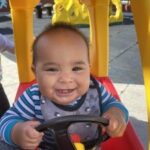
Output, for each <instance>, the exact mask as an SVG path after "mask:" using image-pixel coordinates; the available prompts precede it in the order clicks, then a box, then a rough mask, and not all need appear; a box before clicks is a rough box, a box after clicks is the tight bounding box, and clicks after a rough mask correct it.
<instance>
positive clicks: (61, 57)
mask: <svg viewBox="0 0 150 150" xmlns="http://www.w3.org/2000/svg"><path fill="white" fill-rule="evenodd" d="M33 71H34V73H35V77H36V80H37V82H38V84H39V88H40V91H41V94H42V95H43V96H44V97H46V98H48V99H50V100H52V101H53V102H55V103H58V104H61V105H67V104H69V103H71V102H73V101H74V100H76V99H77V98H78V97H80V96H82V95H84V94H85V93H86V92H87V90H88V88H89V83H90V67H89V47H88V41H87V39H86V38H85V36H84V35H83V34H82V33H81V32H80V31H78V30H77V29H76V28H74V27H72V26H71V25H68V24H63V23H57V24H54V25H48V26H47V27H46V28H45V30H44V31H43V32H42V33H41V34H40V35H39V36H38V37H37V38H36V39H35V41H34V43H33Z"/></svg>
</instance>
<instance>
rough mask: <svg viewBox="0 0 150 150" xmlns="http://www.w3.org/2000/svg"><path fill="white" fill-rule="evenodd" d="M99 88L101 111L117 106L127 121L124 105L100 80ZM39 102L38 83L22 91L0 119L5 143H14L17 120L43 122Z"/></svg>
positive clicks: (0, 134) (1, 134)
mask: <svg viewBox="0 0 150 150" xmlns="http://www.w3.org/2000/svg"><path fill="white" fill-rule="evenodd" d="M99 89H100V91H101V100H102V102H101V104H102V106H101V108H102V112H106V111H107V110H108V109H109V108H110V107H113V106H114V107H117V108H119V109H120V110H121V111H122V112H123V113H124V115H125V119H126V121H127V120H128V111H127V109H126V108H125V107H124V105H123V104H122V103H121V102H119V101H118V100H116V99H115V98H114V97H113V96H112V95H111V94H110V93H108V92H107V91H106V89H105V88H104V86H103V85H102V84H101V83H100V82H99ZM41 102H42V101H41V93H40V91H39V87H38V84H34V85H32V86H31V87H29V88H28V89H27V90H26V91H24V93H23V94H22V95H21V96H20V97H19V98H18V100H17V101H16V102H15V103H14V104H13V106H12V107H11V108H10V109H9V110H8V111H7V112H6V113H5V114H4V116H3V117H2V118H1V119H0V136H1V138H2V139H3V140H4V141H5V142H6V143H8V144H11V145H14V144H13V142H12V140H11V131H12V128H13V126H14V125H15V124H16V123H17V122H24V121H28V120H37V121H40V122H41V123H42V122H44V118H43V116H42V112H41Z"/></svg>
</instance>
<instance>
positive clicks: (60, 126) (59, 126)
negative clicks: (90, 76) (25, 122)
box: [36, 115, 109, 150]
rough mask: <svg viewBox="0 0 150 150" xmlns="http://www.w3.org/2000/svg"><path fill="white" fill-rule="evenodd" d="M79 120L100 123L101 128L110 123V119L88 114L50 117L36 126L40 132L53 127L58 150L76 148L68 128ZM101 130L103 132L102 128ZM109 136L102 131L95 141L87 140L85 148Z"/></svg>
mask: <svg viewBox="0 0 150 150" xmlns="http://www.w3.org/2000/svg"><path fill="white" fill-rule="evenodd" d="M79 122H80V123H81V122H82V123H83V122H85V123H86V122H88V123H89V122H90V123H95V124H97V125H99V128H100V127H101V125H102V126H107V125H108V124H109V121H108V120H107V119H105V118H102V117H96V116H88V115H70V116H64V117H57V118H54V119H50V120H48V121H46V122H45V123H43V124H41V125H39V126H38V127H36V129H37V131H39V132H42V131H45V130H47V129H51V130H52V131H53V133H54V135H55V139H56V142H57V147H58V148H57V149H58V150H75V149H76V148H75V146H74V144H73V143H72V142H71V140H70V137H69V135H68V132H67V130H68V128H69V126H70V125H71V124H73V123H79ZM99 132H101V130H100V131H99ZM108 138H109V136H108V135H107V134H105V135H101V133H100V136H99V137H98V139H96V140H95V141H94V142H93V141H92V142H91V141H87V142H85V143H83V144H84V145H85V148H90V147H93V146H94V145H96V144H98V143H101V142H103V141H105V140H106V139H108Z"/></svg>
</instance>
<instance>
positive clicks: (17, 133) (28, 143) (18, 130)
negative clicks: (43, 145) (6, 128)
mask: <svg viewBox="0 0 150 150" xmlns="http://www.w3.org/2000/svg"><path fill="white" fill-rule="evenodd" d="M39 124H40V123H39V122H38V121H26V122H19V123H16V125H15V126H14V127H13V129H12V134H11V137H12V141H13V142H14V144H16V145H18V146H19V147H21V148H23V149H35V148H36V147H37V146H38V145H39V143H40V142H41V140H42V137H43V133H40V132H38V131H36V129H35V127H36V126H38V125H39Z"/></svg>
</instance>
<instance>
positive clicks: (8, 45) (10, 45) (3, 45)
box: [0, 34, 14, 53]
mask: <svg viewBox="0 0 150 150" xmlns="http://www.w3.org/2000/svg"><path fill="white" fill-rule="evenodd" d="M3 51H9V52H11V53H14V42H13V41H11V40H9V39H8V38H7V37H6V36H4V35H2V34H0V52H3Z"/></svg>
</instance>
